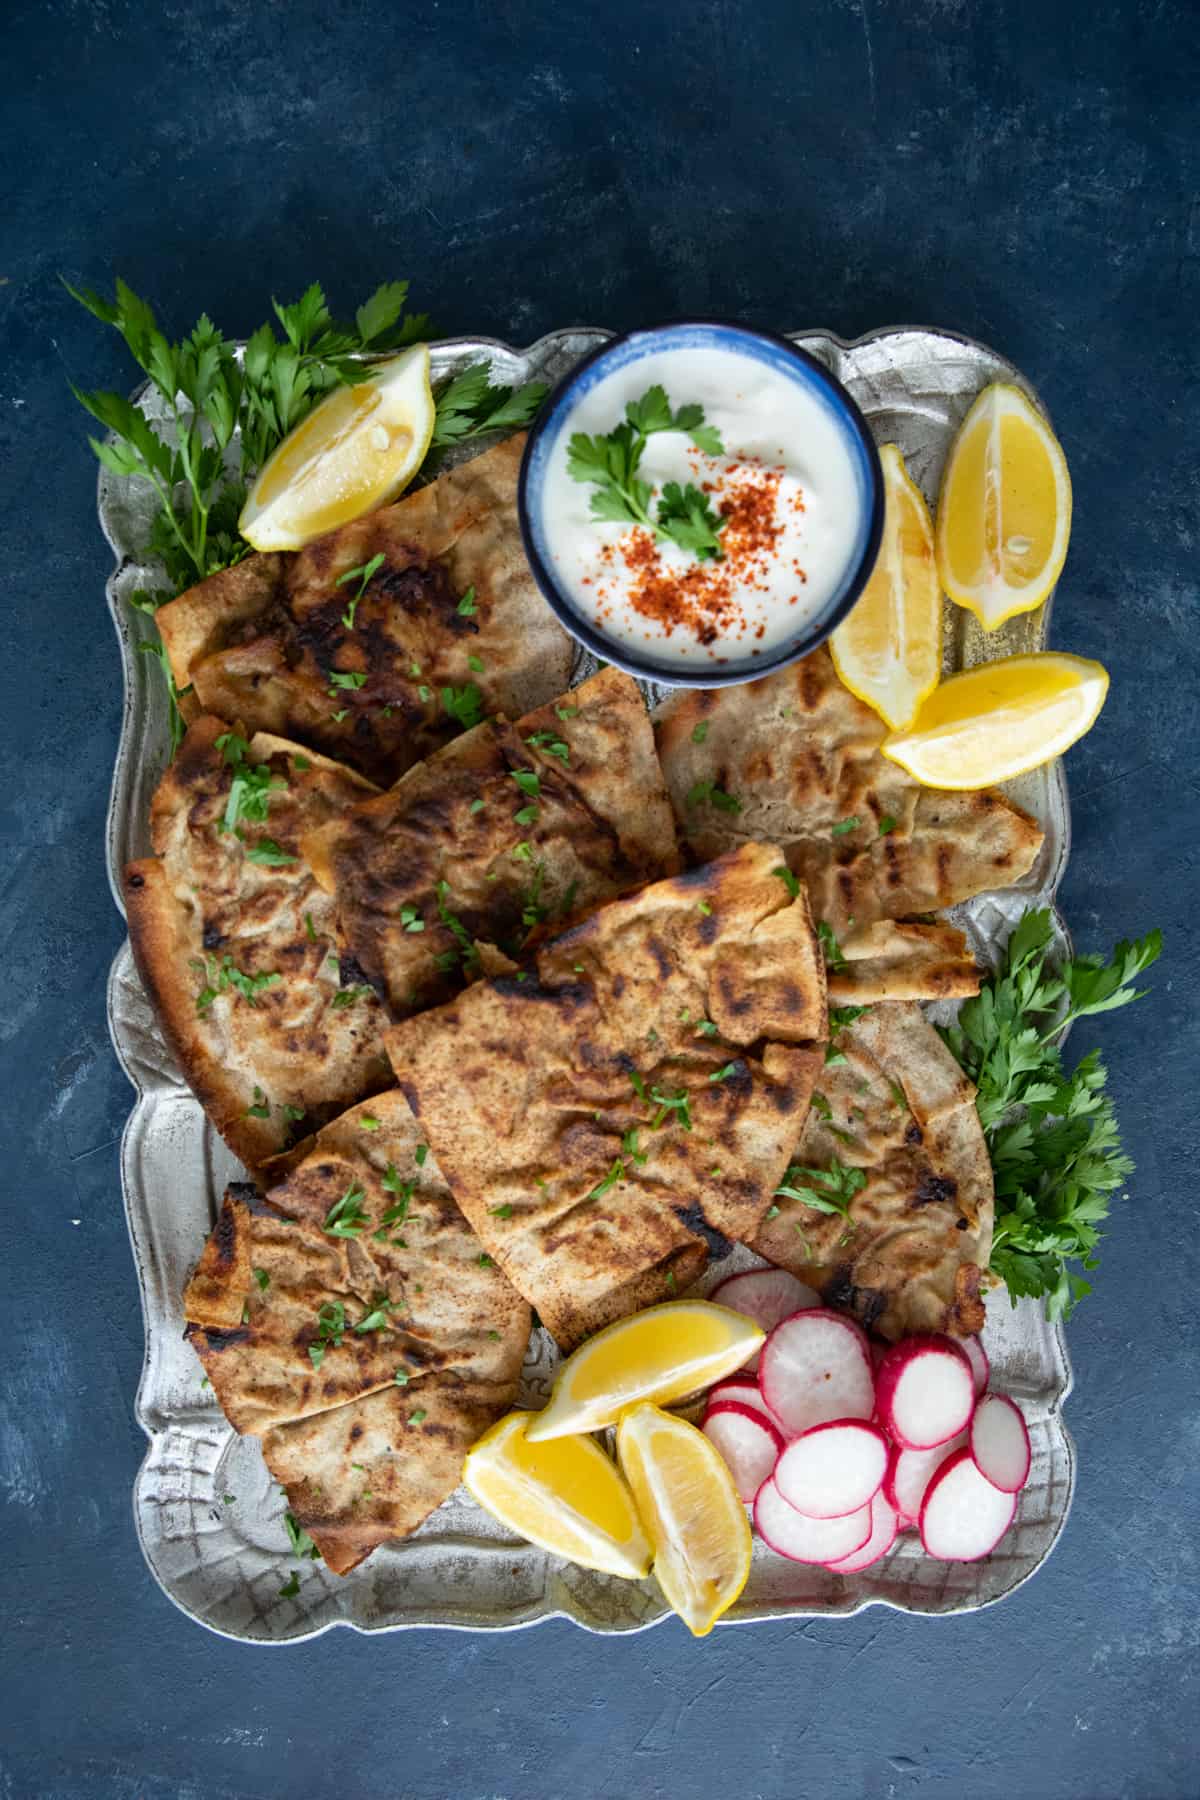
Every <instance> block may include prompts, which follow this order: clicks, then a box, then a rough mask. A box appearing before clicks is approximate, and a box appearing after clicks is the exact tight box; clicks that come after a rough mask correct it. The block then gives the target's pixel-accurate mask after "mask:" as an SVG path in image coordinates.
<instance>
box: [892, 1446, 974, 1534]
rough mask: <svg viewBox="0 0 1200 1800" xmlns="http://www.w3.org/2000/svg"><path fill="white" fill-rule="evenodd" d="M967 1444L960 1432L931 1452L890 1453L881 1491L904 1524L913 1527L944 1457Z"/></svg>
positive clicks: (904, 1451) (903, 1451)
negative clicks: (890, 1458)
mask: <svg viewBox="0 0 1200 1800" xmlns="http://www.w3.org/2000/svg"><path fill="white" fill-rule="evenodd" d="M966 1441H967V1434H966V1432H965V1431H960V1432H957V1433H956V1434H955V1436H954V1437H952V1438H951V1439H950V1441H949V1443H946V1444H937V1445H935V1446H934V1448H933V1449H932V1450H900V1449H898V1448H897V1449H894V1450H893V1452H892V1462H891V1467H890V1468H889V1469H888V1472H887V1474H886V1475H885V1476H884V1478H883V1491H884V1493H885V1494H886V1495H887V1497H888V1499H889V1500H890V1501H891V1503H892V1505H893V1506H894V1507H895V1509H896V1511H897V1512H898V1513H899V1514H900V1518H901V1521H902V1523H903V1524H905V1525H915V1524H916V1522H917V1520H918V1519H919V1518H920V1516H921V1502H922V1500H924V1498H925V1492H926V1489H927V1488H928V1486H929V1484H930V1482H931V1481H932V1480H933V1478H934V1476H935V1475H936V1474H937V1472H938V1470H939V1469H940V1468H941V1466H942V1464H943V1463H944V1462H945V1461H946V1458H947V1457H949V1456H953V1455H954V1452H955V1451H956V1450H961V1449H962V1447H963V1445H964V1444H965V1443H966Z"/></svg>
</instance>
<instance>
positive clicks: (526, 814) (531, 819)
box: [513, 806, 538, 825]
mask: <svg viewBox="0 0 1200 1800" xmlns="http://www.w3.org/2000/svg"><path fill="white" fill-rule="evenodd" d="M537 819H538V809H537V807H536V806H523V807H522V808H521V810H520V812H515V813H514V814H513V820H514V823H516V824H517V825H536V824H537Z"/></svg>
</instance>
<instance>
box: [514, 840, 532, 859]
mask: <svg viewBox="0 0 1200 1800" xmlns="http://www.w3.org/2000/svg"><path fill="white" fill-rule="evenodd" d="M512 857H513V861H514V862H532V861H533V845H532V844H530V843H529V842H528V841H527V840H526V839H525V838H522V840H521V842H520V843H519V844H518V845H517V846H516V848H515V849H514V850H513V852H512Z"/></svg>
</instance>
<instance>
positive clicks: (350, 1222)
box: [321, 1181, 370, 1238]
mask: <svg viewBox="0 0 1200 1800" xmlns="http://www.w3.org/2000/svg"><path fill="white" fill-rule="evenodd" d="M365 1199H366V1194H365V1193H364V1191H363V1189H362V1188H361V1187H360V1186H359V1184H358V1182H357V1181H352V1182H351V1183H350V1186H349V1187H348V1188H347V1189H346V1191H345V1193H344V1194H343V1195H342V1197H341V1199H340V1200H335V1201H334V1203H333V1205H332V1206H331V1207H330V1209H329V1211H328V1213H327V1214H326V1215H325V1223H324V1225H323V1226H322V1227H321V1229H322V1231H324V1232H326V1233H327V1234H328V1235H329V1236H330V1237H341V1238H356V1237H357V1236H358V1235H359V1233H360V1232H361V1231H362V1229H363V1227H364V1226H366V1225H368V1224H369V1223H370V1220H369V1219H368V1218H367V1212H366V1208H365V1207H364V1206H363V1201H364V1200H365Z"/></svg>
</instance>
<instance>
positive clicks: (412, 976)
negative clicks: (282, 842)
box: [305, 669, 679, 1017]
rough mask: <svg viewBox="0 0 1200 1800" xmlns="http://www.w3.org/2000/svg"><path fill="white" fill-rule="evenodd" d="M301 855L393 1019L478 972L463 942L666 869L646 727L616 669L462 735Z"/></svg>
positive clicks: (511, 929)
mask: <svg viewBox="0 0 1200 1800" xmlns="http://www.w3.org/2000/svg"><path fill="white" fill-rule="evenodd" d="M305 848H306V852H307V854H308V855H309V857H310V858H311V861H312V865H313V868H314V869H315V870H316V873H317V876H318V879H319V880H321V881H322V882H323V883H324V884H325V886H326V887H327V888H328V889H329V890H330V891H331V892H332V893H333V895H334V897H335V900H336V904H337V913H338V920H339V924H340V926H341V929H342V931H343V932H344V933H345V936H346V940H347V942H348V943H349V945H350V946H351V948H352V950H353V952H354V955H355V957H356V958H357V960H358V962H359V964H360V965H361V967H362V968H363V969H364V970H365V971H366V973H367V977H368V979H369V980H371V981H373V982H374V983H376V985H377V986H378V988H379V991H380V992H381V993H383V994H384V995H385V996H386V998H387V1001H388V1005H389V1007H390V1008H391V1011H392V1013H393V1015H394V1016H396V1017H402V1016H403V1015H404V1014H405V1013H409V1012H412V1011H414V1010H416V1009H419V1008H420V1007H422V1006H429V1005H432V1004H434V1003H435V1002H437V1001H438V1000H443V999H445V998H447V996H449V995H450V994H452V993H454V992H455V990H456V989H457V988H458V987H460V986H461V985H462V982H463V979H464V977H466V978H467V979H470V978H472V977H473V976H474V975H475V974H476V973H478V972H479V969H480V967H481V964H480V961H479V957H480V951H479V950H478V949H476V947H475V946H476V943H477V942H478V944H479V945H494V946H498V947H499V948H500V949H501V950H502V951H503V952H504V954H505V955H509V956H513V955H519V954H520V952H521V948H522V946H523V945H524V944H525V943H526V942H527V941H528V940H529V939H530V938H531V937H536V936H538V935H541V936H544V935H545V931H546V929H547V928H548V927H549V922H550V921H558V923H559V926H560V928H561V925H562V924H563V923H565V920H566V918H568V917H570V916H572V915H578V914H581V913H584V912H587V911H588V910H590V908H592V907H594V906H596V905H597V904H598V903H599V902H600V901H601V900H607V899H610V898H611V897H612V896H613V895H615V894H618V893H620V892H622V891H624V890H626V889H629V888H633V887H637V886H639V885H640V884H641V883H643V882H645V881H651V880H654V879H656V878H657V877H659V876H661V875H667V874H670V873H672V872H673V871H674V870H675V869H677V868H678V866H679V860H678V852H677V850H676V846H675V822H674V818H673V815H672V813H671V807H670V803H669V801H668V800H667V795H666V789H665V788H664V786H663V779H662V770H661V769H660V768H659V763H658V757H657V754H656V753H655V749H654V736H653V732H652V730H651V727H650V720H649V718H648V717H647V714H646V708H645V705H644V703H643V701H642V697H641V695H640V693H639V692H638V688H637V684H636V682H634V681H632V680H631V679H630V678H629V676H628V675H622V674H621V673H619V671H617V670H616V669H607V670H604V671H603V672H602V673H601V674H599V675H594V676H593V677H592V678H591V680H590V681H585V682H584V683H583V684H582V686H580V687H578V688H574V689H573V690H572V691H571V692H570V693H567V694H564V695H562V696H561V698H559V699H558V700H557V701H555V702H554V703H553V704H551V705H549V706H546V707H543V708H541V709H540V710H539V711H537V712H534V713H530V714H527V715H526V717H525V718H523V719H519V720H518V721H517V723H516V724H515V725H510V724H508V723H507V722H506V721H504V720H499V719H497V720H491V721H489V722H488V723H486V724H484V725H480V726H478V727H477V728H476V729H475V730H474V731H470V732H467V733H466V734H465V735H464V736H463V737H460V738H458V739H457V740H456V741H455V742H454V743H453V744H448V745H447V746H446V748H445V749H444V750H440V751H439V752H438V753H437V755H436V756H432V757H430V758H429V760H428V762H425V763H421V764H420V765H419V766H418V767H417V768H415V769H410V770H409V772H408V773H407V774H406V775H404V776H402V777H401V779H400V780H399V781H398V782H397V783H396V785H395V787H393V788H391V789H389V791H388V792H387V793H386V794H380V795H379V796H378V797H376V798H374V799H371V800H368V801H366V802H365V803H364V804H362V805H361V806H355V807H352V808H350V809H349V810H348V811H347V812H345V813H344V814H342V815H341V816H340V817H339V818H337V819H335V820H332V821H331V822H330V824H329V825H328V826H327V827H325V828H323V829H322V830H320V831H318V832H317V833H315V834H314V835H313V836H312V837H311V838H310V839H309V840H308V841H307V843H306V846H305Z"/></svg>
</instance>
